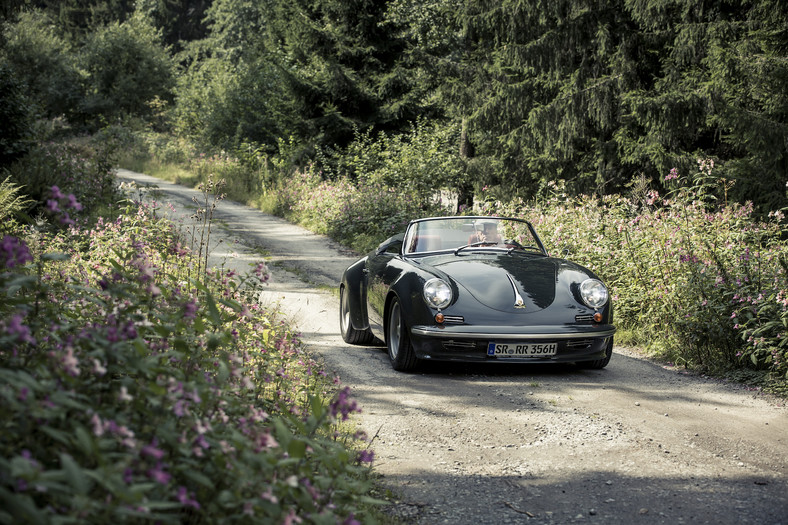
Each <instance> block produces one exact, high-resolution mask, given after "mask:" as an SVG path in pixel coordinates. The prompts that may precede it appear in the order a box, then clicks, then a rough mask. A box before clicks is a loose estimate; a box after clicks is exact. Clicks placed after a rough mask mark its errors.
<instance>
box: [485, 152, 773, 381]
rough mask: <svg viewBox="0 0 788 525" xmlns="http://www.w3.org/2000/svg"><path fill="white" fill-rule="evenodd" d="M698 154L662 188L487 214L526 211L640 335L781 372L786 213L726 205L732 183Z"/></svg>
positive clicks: (676, 348) (685, 352)
mask: <svg viewBox="0 0 788 525" xmlns="http://www.w3.org/2000/svg"><path fill="white" fill-rule="evenodd" d="M712 170H713V163H712V162H711V161H706V160H704V161H699V170H698V172H697V173H696V174H693V175H690V176H685V177H681V176H679V174H678V172H677V171H676V170H671V172H670V173H669V174H668V175H667V176H666V178H665V183H666V185H667V187H668V188H669V191H668V193H667V195H664V196H662V195H660V194H659V193H658V192H657V191H656V190H653V189H649V188H648V187H647V186H646V185H642V184H641V185H640V187H639V188H637V189H636V191H634V193H633V195H632V196H631V197H630V198H624V197H622V196H618V195H608V196H605V197H602V198H598V197H589V196H581V197H577V198H571V197H569V196H567V195H566V194H565V193H564V192H563V190H562V187H561V186H560V184H553V185H552V186H551V193H549V194H548V195H547V196H546V197H545V198H544V199H542V200H540V201H537V202H531V203H525V202H522V201H516V202H509V203H502V202H498V201H489V202H486V203H485V204H484V207H483V209H484V211H485V212H486V213H495V214H502V215H509V214H512V215H519V216H522V217H524V218H527V219H529V220H530V221H531V222H532V223H533V224H534V226H535V227H536V229H537V231H538V232H540V234H541V235H542V236H543V237H544V240H545V241H546V244H547V245H548V246H551V247H553V249H563V248H568V249H569V251H570V253H571V254H572V255H571V258H573V259H574V260H576V261H578V262H580V263H582V264H585V265H587V266H588V267H590V268H592V269H593V270H594V271H595V272H597V273H598V274H599V275H600V276H601V277H602V278H603V279H604V280H605V281H606V282H607V283H608V285H609V286H610V287H611V290H612V295H613V299H614V301H615V308H616V318H617V320H616V324H618V325H619V326H620V327H622V328H629V329H631V331H632V332H633V333H636V334H638V335H637V340H636V341H635V342H636V343H638V344H642V345H644V346H646V347H650V348H652V349H655V350H658V351H660V352H662V353H664V354H665V355H666V356H668V357H670V358H672V359H674V360H676V361H677V362H681V363H684V364H686V365H691V366H695V367H700V368H705V369H717V370H723V369H730V368H732V367H735V366H739V365H744V366H745V367H746V366H749V367H755V368H761V369H768V370H771V371H773V372H775V373H777V374H779V375H784V374H786V373H788V362H786V361H787V359H786V358H787V357H788V347H786V340H785V338H786V327H788V300H787V299H788V278H787V277H786V275H787V274H786V270H787V268H786V260H788V259H787V257H788V245H786V243H785V241H783V240H781V239H784V230H785V226H784V222H783V215H782V213H780V212H776V213H772V214H770V221H769V222H760V221H758V220H756V219H755V218H754V216H753V209H752V206H751V205H750V204H748V205H738V204H729V203H727V202H726V199H725V197H726V191H727V189H728V188H730V183H729V182H728V181H722V180H717V179H715V178H714V177H713V175H712Z"/></svg>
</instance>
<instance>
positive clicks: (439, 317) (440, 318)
mask: <svg viewBox="0 0 788 525" xmlns="http://www.w3.org/2000/svg"><path fill="white" fill-rule="evenodd" d="M435 322H436V323H438V324H443V314H441V313H437V314H435Z"/></svg>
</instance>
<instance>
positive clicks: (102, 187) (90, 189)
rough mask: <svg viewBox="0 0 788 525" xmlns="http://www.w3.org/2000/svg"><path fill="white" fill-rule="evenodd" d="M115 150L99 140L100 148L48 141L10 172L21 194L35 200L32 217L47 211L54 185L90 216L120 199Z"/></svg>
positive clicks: (20, 161)
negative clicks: (114, 167)
mask: <svg viewBox="0 0 788 525" xmlns="http://www.w3.org/2000/svg"><path fill="white" fill-rule="evenodd" d="M112 151H113V150H112V145H111V144H109V143H107V142H106V141H99V142H98V143H97V144H96V147H93V146H91V145H90V144H78V143H75V142H72V143H67V142H60V143H57V142H48V143H45V144H41V145H39V146H37V147H36V148H34V149H32V150H31V151H30V152H29V153H28V154H27V155H26V156H25V157H23V158H21V159H20V160H18V161H17V162H16V163H15V164H14V165H12V166H11V167H10V169H9V173H10V175H11V179H12V180H13V181H14V182H15V183H16V184H18V185H19V186H20V187H21V192H22V193H24V194H25V195H27V196H28V197H30V198H31V203H32V206H31V208H30V209H29V210H28V212H29V213H30V214H31V215H32V214H37V213H40V212H42V211H43V210H44V207H45V205H46V201H47V199H48V198H49V197H50V192H51V188H52V186H57V187H58V188H59V189H60V190H61V191H62V192H63V193H64V194H69V193H71V194H74V196H75V197H76V199H77V200H78V201H79V202H80V203H82V205H83V206H84V208H85V211H86V212H87V213H95V212H96V211H97V209H98V208H99V206H100V205H101V204H104V203H106V202H111V201H112V200H113V198H114V197H115V196H116V191H117V184H116V181H115V175H114V173H113V171H112V164H113V157H112Z"/></svg>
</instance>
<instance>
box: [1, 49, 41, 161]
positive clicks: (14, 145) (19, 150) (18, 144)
mask: <svg viewBox="0 0 788 525" xmlns="http://www.w3.org/2000/svg"><path fill="white" fill-rule="evenodd" d="M23 89H24V88H23V86H22V84H21V83H20V82H19V80H18V79H17V78H16V77H15V76H14V74H13V73H12V69H11V67H10V66H9V65H8V64H7V63H6V62H5V61H2V60H0V121H2V122H3V125H2V126H0V168H3V167H6V166H8V165H9V164H11V163H12V162H13V161H14V160H16V159H17V158H19V157H20V156H21V155H23V154H24V153H25V152H26V151H27V150H28V148H29V147H30V143H31V142H30V141H31V139H32V132H33V111H32V107H31V104H30V101H29V100H28V98H27V97H26V96H25V94H24V91H23Z"/></svg>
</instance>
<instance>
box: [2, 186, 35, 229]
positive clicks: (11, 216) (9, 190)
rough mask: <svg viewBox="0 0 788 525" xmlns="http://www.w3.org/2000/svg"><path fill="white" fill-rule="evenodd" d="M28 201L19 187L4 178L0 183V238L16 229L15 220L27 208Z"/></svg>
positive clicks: (16, 223)
mask: <svg viewBox="0 0 788 525" xmlns="http://www.w3.org/2000/svg"><path fill="white" fill-rule="evenodd" d="M28 204H29V199H27V198H26V197H25V196H24V195H22V194H21V192H20V187H19V186H18V185H16V184H14V183H13V182H11V178H10V177H6V178H5V180H3V182H2V183H0V236H4V235H6V234H9V233H12V232H14V231H15V230H16V228H17V227H18V222H17V219H18V218H19V217H20V216H21V215H22V212H23V210H25V208H27V206H28Z"/></svg>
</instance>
